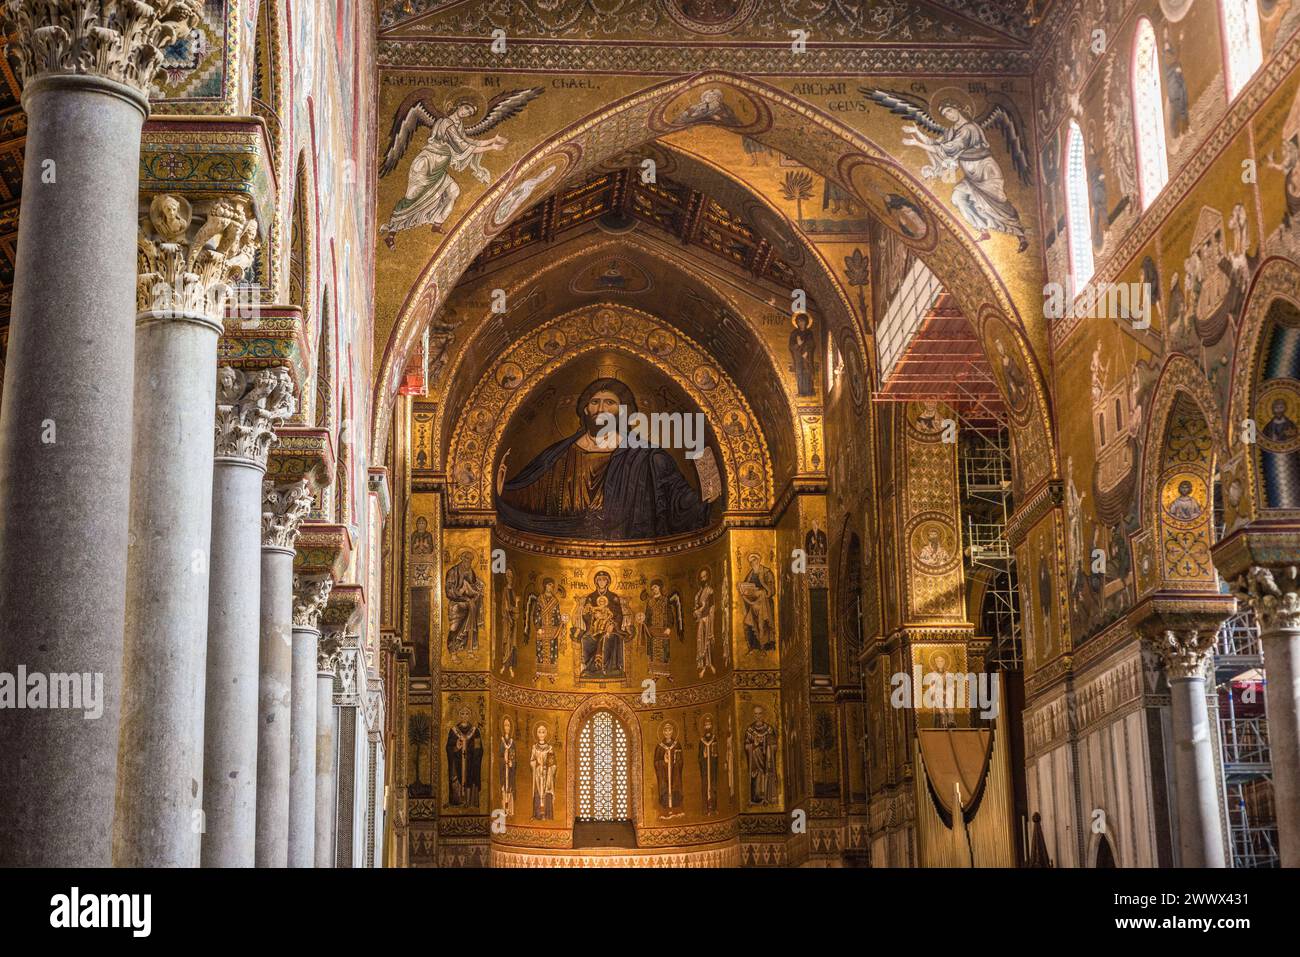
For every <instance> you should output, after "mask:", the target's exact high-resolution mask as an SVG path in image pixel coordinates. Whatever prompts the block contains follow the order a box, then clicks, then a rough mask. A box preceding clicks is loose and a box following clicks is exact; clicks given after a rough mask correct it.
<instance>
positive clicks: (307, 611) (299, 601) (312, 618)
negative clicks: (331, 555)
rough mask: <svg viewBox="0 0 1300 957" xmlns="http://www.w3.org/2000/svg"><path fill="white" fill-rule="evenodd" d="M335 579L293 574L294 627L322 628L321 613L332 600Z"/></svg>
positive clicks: (316, 629)
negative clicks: (331, 593) (331, 592)
mask: <svg viewBox="0 0 1300 957" xmlns="http://www.w3.org/2000/svg"><path fill="white" fill-rule="evenodd" d="M333 587H334V579H332V578H328V577H307V576H303V575H294V576H293V627H295V628H310V629H312V630H313V631H319V630H320V619H321V615H322V614H324V612H325V606H326V604H327V603H328V602H329V600H330V591H331V589H333Z"/></svg>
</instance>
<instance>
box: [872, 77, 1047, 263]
mask: <svg viewBox="0 0 1300 957" xmlns="http://www.w3.org/2000/svg"><path fill="white" fill-rule="evenodd" d="M859 92H861V93H862V94H863V95H864V96H866V97H867V98H868V99H869V100H871V101H872V102H874V103H878V104H880V105H881V106H883V107H885V108H887V109H888V110H889V111H890V112H891V113H893V114H895V115H897V116H903V117H907V118H908V119H910V120H914V121H915V122H913V123H908V124H906V125H905V126H904V127H903V133H904V134H905V135H904V137H903V145H904V146H915V147H918V148H919V149H922V150H925V152H926V154H927V155H928V156H929V159H930V162H929V163H928V164H926V165H925V166H923V167H922V168H921V175H922V176H923V177H924V178H926V179H928V180H929V179H942V180H943V181H944V182H948V183H951V182H953V181H954V180H956V174H957V172H958V171H960V172H961V174H962V178H961V180H960V181H958V182H957V185H956V186H954V187H953V190H952V202H953V205H954V206H956V207H957V209H958V210H959V211H960V212H961V214H962V218H963V219H965V220H966V222H967V223H969V224H970V226H971V228H972V229H975V230H978V231H979V237H978V241H979V242H984V241H985V240H987V239H988V238H989V231H990V230H994V231H997V232H1001V233H1008V234H1010V235H1012V236H1015V237H1016V238H1017V239H1018V240H1020V248H1019V250H1018V252H1024V251H1025V250H1026V249H1028V248H1029V241H1028V239H1026V237H1025V227H1024V226H1023V225H1021V222H1020V212H1019V210H1017V209H1016V207H1015V204H1014V203H1012V202H1011V200H1010V199H1008V198H1007V191H1006V186H1005V183H1004V180H1003V176H1002V167H1001V166H1000V165H999V164H998V161H997V160H996V159H994V158H993V150H992V148H991V147H990V146H989V141H988V136H987V134H986V131H987V130H988V129H990V128H992V127H996V128H997V129H998V131H999V132H1000V133H1001V134H1002V137H1003V139H1004V140H1005V142H1006V146H1007V151H1008V152H1009V153H1010V154H1011V161H1012V164H1013V165H1014V166H1015V168H1016V173H1017V174H1018V175H1019V177H1020V181H1021V182H1022V183H1024V184H1025V185H1028V184H1029V174H1030V169H1031V167H1030V159H1029V154H1028V152H1027V151H1026V149H1025V144H1024V135H1023V130H1022V126H1023V124H1022V123H1021V120H1020V113H1019V111H1018V110H1017V109H1016V107H1015V105H1014V104H1013V103H1012V102H1011V101H1010V100H1008V99H1006V98H1005V97H1002V96H1000V95H993V96H991V97H990V105H989V107H988V109H986V110H985V111H984V112H983V113H982V114H981V115H979V116H978V117H977V116H976V115H975V107H974V105H973V104H972V103H971V102H970V100H968V99H967V98H965V97H964V96H961V95H959V94H956V93H954V92H953V91H940V93H939V94H937V95H936V96H935V97H934V98H933V100H932V101H931V104H930V105H927V104H926V103H925V101H923V100H922V99H920V98H919V97H916V96H913V95H912V94H910V93H902V92H900V91H898V90H880V89H872V88H870V87H861V88H860V90H859ZM945 94H947V95H945ZM931 107H933V109H934V111H935V112H936V113H938V114H939V119H935V118H934V117H933V116H931V115H930V108H931Z"/></svg>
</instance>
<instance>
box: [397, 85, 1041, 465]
mask: <svg viewBox="0 0 1300 957" xmlns="http://www.w3.org/2000/svg"><path fill="white" fill-rule="evenodd" d="M705 86H712V87H725V88H727V89H728V90H730V91H732V92H734V93H735V94H736V95H737V96H739V97H741V98H743V99H746V100H748V101H749V102H750V103H751V104H752V105H753V108H754V112H755V113H756V114H757V115H758V116H759V118H760V119H761V121H762V122H761V123H760V122H759V121H758V120H756V121H755V123H758V125H759V126H762V130H760V129H758V128H757V127H755V129H754V130H753V131H752V132H750V133H749V135H751V136H753V137H754V138H755V139H758V140H760V141H761V142H768V143H770V144H771V145H774V146H777V147H778V148H780V149H782V150H783V151H784V152H787V153H788V154H789V155H791V156H792V157H793V158H795V159H798V160H799V161H800V162H802V163H804V164H805V165H807V166H809V167H810V168H811V169H814V170H816V171H817V172H819V173H821V174H822V175H826V176H829V177H830V178H831V179H833V180H834V181H835V182H837V183H838V184H840V185H841V186H843V187H844V188H846V189H848V190H849V191H850V192H851V193H852V194H853V195H855V196H857V197H858V199H859V200H860V201H861V202H863V203H864V204H865V205H866V206H867V207H868V208H869V209H871V210H872V211H873V212H875V213H876V215H877V216H878V217H879V218H880V219H881V221H882V222H885V223H886V224H889V223H891V222H893V220H894V218H895V217H894V216H893V214H892V213H891V212H890V211H889V210H887V209H886V207H885V199H884V195H883V194H882V193H881V191H880V190H879V188H878V185H879V181H878V178H879V177H882V176H883V177H884V182H885V183H892V184H896V187H897V191H898V192H900V194H901V195H902V196H904V197H905V198H906V197H910V199H911V202H912V203H913V204H914V205H915V206H916V208H917V209H918V211H919V212H918V215H919V216H920V218H921V220H922V221H923V222H924V223H925V225H926V229H925V231H924V232H922V233H920V234H919V238H913V237H910V236H907V235H906V233H905V232H902V231H900V236H902V237H903V240H904V243H905V244H907V245H909V246H911V247H913V248H914V249H915V250H916V251H917V252H918V254H920V255H922V256H923V258H925V259H926V261H927V264H929V265H931V267H932V268H933V269H934V271H935V273H936V275H938V276H939V278H940V279H941V280H942V281H943V283H944V285H945V287H946V288H948V290H949V291H950V292H951V293H952V294H953V296H954V297H955V298H956V300H957V302H958V303H959V304H960V305H961V307H962V308H963V310H964V311H965V312H966V314H967V315H968V316H971V317H973V320H972V321H973V324H974V325H975V327H976V331H977V333H981V339H982V331H983V327H984V325H985V322H986V321H987V319H988V317H990V316H994V315H996V316H998V317H1000V318H1001V319H1002V320H1003V321H1004V322H1006V323H1007V324H1008V328H1009V329H1010V330H1011V332H1012V335H1013V338H1014V341H1015V347H1016V351H1017V352H1018V353H1019V355H1020V358H1021V361H1022V362H1023V364H1024V367H1025V368H1026V369H1028V375H1029V377H1030V379H1031V381H1032V383H1033V392H1034V397H1035V401H1034V406H1033V409H1032V418H1033V421H1034V432H1035V433H1036V437H1035V441H1034V442H1032V443H1021V444H1020V445H1018V447H1017V449H1016V452H1017V455H1016V467H1017V477H1018V480H1019V484H1020V485H1021V487H1022V488H1023V489H1026V490H1030V489H1034V488H1036V487H1038V486H1039V485H1040V484H1041V483H1043V482H1044V481H1046V480H1047V479H1049V478H1052V477H1053V476H1055V475H1056V474H1057V473H1058V471H1059V468H1058V464H1057V453H1056V445H1055V442H1054V440H1053V429H1052V416H1051V410H1050V406H1049V405H1048V403H1047V393H1046V389H1045V387H1044V376H1043V372H1042V366H1041V364H1040V363H1039V361H1038V357H1037V355H1036V354H1035V352H1034V350H1033V349H1032V348H1031V346H1030V342H1029V338H1030V333H1029V330H1027V328H1026V327H1025V325H1024V323H1023V321H1022V320H1021V318H1020V315H1019V313H1018V312H1017V310H1016V308H1015V305H1014V303H1013V302H1012V300H1011V296H1010V293H1009V292H1008V290H1007V288H1006V285H1005V283H1004V282H1003V281H1002V279H1001V277H1000V276H999V274H998V272H997V270H996V269H995V268H994V266H993V264H992V262H991V261H990V260H989V258H988V257H987V255H986V254H985V253H984V252H983V250H982V249H980V248H979V247H978V246H977V244H976V243H975V241H974V240H972V239H971V238H970V237H969V236H968V235H967V234H966V231H965V229H964V228H963V227H962V226H961V225H960V224H959V223H958V221H957V217H956V214H955V213H954V212H953V211H951V210H949V209H948V208H947V207H946V206H944V205H943V204H942V203H941V202H940V201H939V200H937V199H936V198H935V197H934V196H933V195H932V194H931V193H930V192H929V191H928V190H927V189H926V188H925V187H924V186H922V185H921V183H920V182H919V181H918V180H917V179H916V177H915V176H914V175H913V174H912V173H911V172H910V171H908V170H906V169H904V168H903V167H902V166H901V165H899V164H898V163H896V162H894V161H893V160H892V159H891V158H890V156H889V154H888V153H887V152H886V151H884V150H882V149H880V148H879V147H878V146H876V145H875V144H874V143H872V142H871V141H870V140H868V139H867V138H866V137H865V136H863V135H862V134H860V133H858V132H856V131H854V130H851V129H850V128H848V127H846V126H845V125H844V124H842V123H840V122H839V121H837V120H835V119H834V118H833V117H831V116H829V115H828V114H826V113H824V112H823V111H821V110H819V109H817V108H816V107H814V106H812V105H811V104H809V103H807V102H805V101H803V100H800V99H798V98H796V97H792V96H790V95H789V94H787V93H785V92H783V91H781V90H779V89H777V88H775V87H773V86H770V85H768V84H765V83H760V82H758V81H756V80H753V79H750V78H746V77H742V76H738V75H735V74H730V73H724V72H708V73H701V74H697V75H695V76H691V77H684V78H677V79H673V80H668V81H665V82H663V83H660V84H658V85H656V86H652V87H650V88H649V89H646V90H643V91H641V92H639V93H635V94H632V95H630V96H628V97H625V98H623V99H622V100H619V101H616V102H614V103H612V104H610V105H609V106H607V107H606V108H604V109H603V110H601V111H600V112H598V113H596V114H594V115H592V116H590V117H588V118H586V119H584V120H581V121H579V122H577V123H574V124H571V125H570V126H569V127H567V128H565V129H563V130H561V131H559V132H557V133H556V134H555V135H554V136H552V137H551V138H550V139H548V140H547V141H545V142H543V143H542V144H541V145H539V146H538V147H537V148H536V149H534V150H533V151H532V152H531V153H529V154H528V155H527V156H525V157H524V158H522V159H521V160H520V161H519V162H517V163H516V164H515V165H514V166H513V167H512V168H511V169H510V170H508V171H506V173H505V174H503V175H502V176H501V177H500V178H499V179H498V180H497V182H496V183H495V184H494V185H493V186H492V187H490V188H489V189H488V190H487V191H485V192H484V193H483V195H482V196H480V197H479V199H478V200H477V201H476V202H475V203H474V205H473V206H472V207H470V209H469V210H468V211H467V212H466V214H465V215H464V216H463V217H462V218H461V219H460V220H459V221H458V222H457V224H456V225H455V226H454V227H453V228H452V230H451V232H450V233H449V234H448V236H447V238H446V239H445V240H444V241H443V243H442V244H441V245H440V246H439V247H438V250H437V252H436V253H435V254H434V255H433V257H432V258H431V259H430V261H429V262H428V264H426V266H425V267H424V269H423V270H422V271H421V273H420V276H419V278H418V279H417V280H416V282H415V283H414V284H413V286H412V288H411V290H410V292H409V293H408V295H407V299H406V302H405V304H404V305H403V306H402V308H401V310H400V311H399V314H398V317H397V321H396V323H395V325H394V327H393V329H392V330H391V332H390V334H389V337H388V339H387V341H386V342H385V344H384V346H383V351H382V353H381V356H380V360H379V363H378V368H377V373H378V374H377V375H376V378H375V396H374V402H373V416H374V422H373V426H374V427H373V429H372V436H373V442H374V443H375V445H374V449H373V454H372V459H374V460H375V461H382V460H383V458H384V454H385V450H386V445H387V441H388V428H387V426H388V422H389V419H390V417H391V415H392V410H393V402H394V399H395V397H396V395H397V385H398V381H397V380H398V377H399V376H400V374H401V371H402V369H403V368H404V366H405V362H406V357H407V356H408V354H409V353H410V350H411V349H412V347H413V346H414V344H415V342H416V340H417V339H418V337H419V334H420V331H421V330H422V328H423V326H424V325H425V324H426V323H427V322H428V321H429V319H430V318H431V317H432V315H433V313H434V311H435V310H436V308H437V307H438V306H439V305H440V304H441V302H442V300H443V298H444V297H445V295H446V290H450V289H451V288H452V287H453V286H454V285H455V283H456V281H457V279H458V278H459V276H460V275H461V274H462V273H463V272H464V271H465V269H466V267H467V266H468V265H469V264H470V262H471V261H472V260H473V258H474V257H475V256H476V255H477V254H478V252H479V251H480V250H481V249H482V248H483V246H484V245H485V244H486V243H487V241H488V240H489V239H491V237H492V236H493V235H496V233H498V232H500V230H501V229H504V228H505V226H506V225H507V224H508V222H509V220H510V217H509V216H505V217H501V218H500V221H499V222H498V221H496V220H497V218H498V217H497V216H496V214H497V213H498V211H499V210H501V209H503V208H505V207H503V205H502V204H503V201H504V200H505V199H506V198H507V196H508V194H509V193H510V192H511V191H512V190H514V189H515V187H516V186H517V185H518V184H520V183H522V182H523V181H524V180H526V179H530V178H531V179H534V180H536V179H537V178H538V177H539V176H541V177H542V182H541V183H539V184H538V185H537V187H536V189H535V190H534V192H533V196H534V197H535V199H536V200H538V201H540V200H541V199H544V198H545V197H546V196H548V195H550V193H552V192H553V191H554V190H555V189H556V188H557V187H558V186H559V185H560V184H561V183H563V182H565V181H566V180H569V179H572V178H575V177H577V176H581V175H584V174H586V173H587V172H589V171H590V170H591V169H593V168H595V167H596V166H597V165H598V164H600V163H601V162H603V161H605V160H608V159H609V158H610V157H613V156H617V155H619V154H620V153H623V152H626V151H628V150H630V149H632V148H634V147H636V146H638V145H639V144H641V143H644V142H645V141H647V140H648V139H654V138H657V135H658V133H657V132H656V131H655V129H654V128H653V127H652V125H651V119H652V117H654V116H658V117H660V118H662V117H663V116H664V111H665V109H666V107H667V105H668V104H669V103H671V102H672V101H673V100H675V99H678V98H680V97H681V96H682V95H683V94H684V93H686V92H688V91H693V90H696V89H698V88H701V87H705ZM796 124H797V125H798V128H796ZM751 125H753V124H751ZM679 128H681V127H679ZM647 130H649V132H650V135H649V136H647ZM827 157H838V159H837V160H834V159H832V160H829V161H828V159H827ZM864 174H869V176H870V177H876V178H877V181H875V182H873V180H872V179H870V178H868V179H864V178H863V175H864ZM927 253H929V254H930V255H928V256H927V255H925V254H927ZM1034 338H1035V341H1036V342H1037V343H1038V345H1039V347H1040V348H1045V342H1046V335H1045V330H1041V329H1040V330H1037V331H1036V334H1035V336H1034ZM999 385H1000V386H1002V385H1003V383H1002V382H1001V381H999ZM1004 397H1005V393H1004Z"/></svg>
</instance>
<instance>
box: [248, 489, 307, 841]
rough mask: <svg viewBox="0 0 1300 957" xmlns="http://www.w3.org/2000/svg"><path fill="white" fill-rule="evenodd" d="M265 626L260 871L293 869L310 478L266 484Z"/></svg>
mask: <svg viewBox="0 0 1300 957" xmlns="http://www.w3.org/2000/svg"><path fill="white" fill-rule="evenodd" d="M262 488H263V495H262V606H261V615H262V624H261V635H260V639H261V658H260V662H259V674H258V702H257V704H258V707H257V852H256V860H257V866H258V867H287V866H288V864H289V763H290V750H291V748H290V734H291V732H290V720H291V718H290V713H291V704H290V702H291V700H292V697H291V695H292V687H293V603H294V586H293V558H294V544H295V542H297V540H298V526H299V525H300V524H302V520H303V519H304V518H306V517H307V515H308V513H309V512H310V511H311V505H312V488H311V482H310V481H309V480H308V479H305V478H304V479H300V480H299V481H297V482H293V483H290V484H287V485H279V486H277V485H275V484H274V483H271V482H264V483H263V485H262Z"/></svg>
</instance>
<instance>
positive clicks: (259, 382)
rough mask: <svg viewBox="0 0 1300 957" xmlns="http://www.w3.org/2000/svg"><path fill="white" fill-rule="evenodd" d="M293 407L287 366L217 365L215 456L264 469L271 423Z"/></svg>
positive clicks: (272, 439) (272, 432) (271, 438)
mask: <svg viewBox="0 0 1300 957" xmlns="http://www.w3.org/2000/svg"><path fill="white" fill-rule="evenodd" d="M297 407H298V400H297V398H295V396H294V389H293V379H292V378H291V377H290V376H289V371H288V370H287V369H285V368H283V367H280V368H278V369H262V370H260V371H258V372H255V373H247V372H244V371H243V370H241V369H236V368H233V367H231V366H221V367H220V368H218V369H217V417H216V457H217V458H218V459H236V460H242V461H245V462H247V463H249V464H251V465H254V466H256V467H257V468H262V469H265V468H266V456H267V453H268V452H269V451H270V450H271V445H272V443H273V442H275V426H276V425H277V423H279V422H282V421H284V420H285V419H287V418H288V417H289V416H290V415H292V414H293V413H294V411H295V410H296V409H297Z"/></svg>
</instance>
